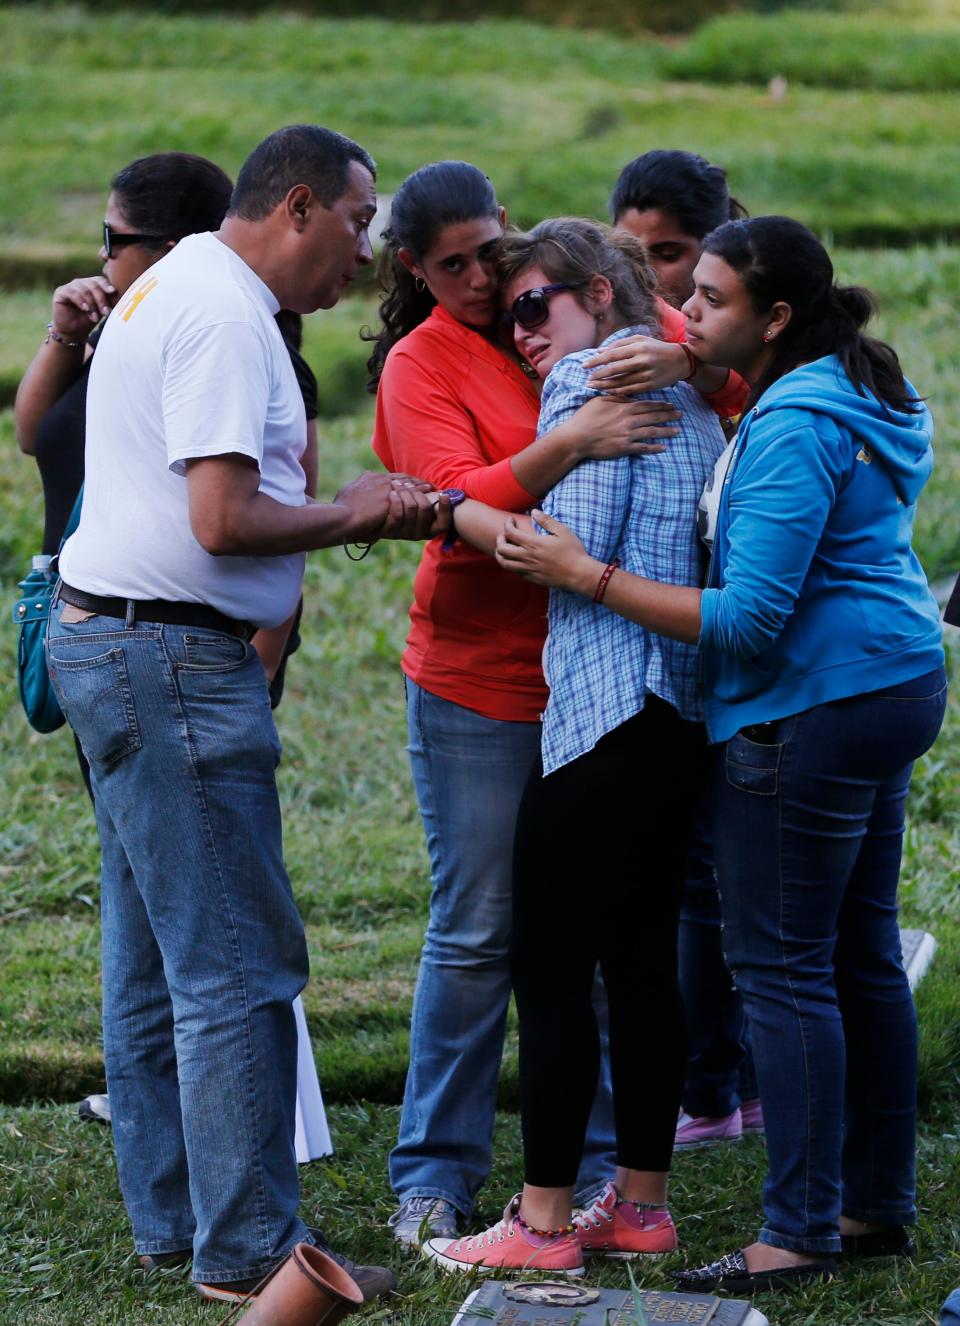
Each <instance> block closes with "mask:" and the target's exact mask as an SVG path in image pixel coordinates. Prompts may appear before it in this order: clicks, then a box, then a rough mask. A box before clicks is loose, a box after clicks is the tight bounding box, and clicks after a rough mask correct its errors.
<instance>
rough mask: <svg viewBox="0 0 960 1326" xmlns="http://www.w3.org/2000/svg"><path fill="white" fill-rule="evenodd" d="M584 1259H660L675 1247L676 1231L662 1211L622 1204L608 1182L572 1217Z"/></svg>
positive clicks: (633, 1204)
mask: <svg viewBox="0 0 960 1326" xmlns="http://www.w3.org/2000/svg"><path fill="white" fill-rule="evenodd" d="M574 1224H575V1225H576V1227H577V1238H578V1239H579V1240H580V1247H581V1248H582V1249H583V1255H584V1257H616V1258H618V1259H619V1260H621V1261H625V1260H627V1259H629V1258H631V1257H661V1256H662V1255H663V1254H664V1253H665V1252H673V1250H674V1248H675V1247H676V1246H677V1231H676V1227H675V1225H674V1223H673V1220H672V1218H671V1216H670V1212H669V1211H667V1210H666V1209H664V1210H662V1211H656V1210H655V1211H651V1210H648V1209H647V1208H645V1207H642V1206H638V1205H637V1204H636V1203H635V1202H627V1201H624V1199H623V1198H622V1197H620V1195H619V1194H618V1193H617V1190H616V1188H615V1187H614V1186H613V1184H612V1183H608V1184H607V1186H606V1187H605V1188H604V1190H603V1192H602V1193H601V1194H600V1196H599V1197H598V1198H597V1199H596V1200H595V1201H594V1202H592V1203H591V1205H590V1206H586V1207H584V1208H583V1210H582V1211H579V1212H577V1214H576V1215H575V1216H574Z"/></svg>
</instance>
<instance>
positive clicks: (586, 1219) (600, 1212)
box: [573, 1204, 613, 1229]
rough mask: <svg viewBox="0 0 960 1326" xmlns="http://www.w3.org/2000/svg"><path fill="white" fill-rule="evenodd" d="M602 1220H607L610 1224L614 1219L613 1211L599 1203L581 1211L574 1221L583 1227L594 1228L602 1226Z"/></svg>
mask: <svg viewBox="0 0 960 1326" xmlns="http://www.w3.org/2000/svg"><path fill="white" fill-rule="evenodd" d="M601 1220H605V1221H606V1223H607V1224H608V1225H609V1224H610V1223H611V1222H612V1221H613V1212H612V1211H608V1210H607V1209H606V1208H605V1207H603V1206H600V1205H599V1204H598V1205H595V1206H591V1207H589V1208H588V1209H587V1210H584V1211H581V1212H580V1213H579V1215H575V1216H574V1217H573V1223H574V1224H575V1225H578V1226H579V1227H580V1228H581V1229H587V1228H588V1226H592V1227H593V1228H594V1229H599V1228H600V1223H601Z"/></svg>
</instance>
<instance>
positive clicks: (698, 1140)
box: [673, 1109, 743, 1151]
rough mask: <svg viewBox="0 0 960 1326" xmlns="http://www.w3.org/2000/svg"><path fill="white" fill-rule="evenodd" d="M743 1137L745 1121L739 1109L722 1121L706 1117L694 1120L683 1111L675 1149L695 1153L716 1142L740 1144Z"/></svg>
mask: <svg viewBox="0 0 960 1326" xmlns="http://www.w3.org/2000/svg"><path fill="white" fill-rule="evenodd" d="M742 1136H743V1121H742V1118H741V1115H740V1111H739V1109H736V1110H734V1111H733V1113H732V1114H726V1115H724V1116H723V1117H722V1118H720V1119H708V1118H706V1117H705V1116H701V1117H698V1118H694V1116H693V1115H691V1114H687V1113H686V1111H685V1110H681V1111H680V1118H679V1119H678V1120H677V1135H676V1137H675V1138H674V1139H673V1149H674V1151H693V1150H696V1148H697V1147H700V1146H713V1145H714V1143H715V1142H739V1141H740V1138H741V1137H742Z"/></svg>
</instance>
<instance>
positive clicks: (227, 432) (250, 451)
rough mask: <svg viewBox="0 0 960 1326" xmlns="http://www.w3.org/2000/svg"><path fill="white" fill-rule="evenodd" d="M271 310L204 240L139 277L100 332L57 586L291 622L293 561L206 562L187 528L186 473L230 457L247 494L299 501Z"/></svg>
mask: <svg viewBox="0 0 960 1326" xmlns="http://www.w3.org/2000/svg"><path fill="white" fill-rule="evenodd" d="M278 308H279V305H278V303H277V300H276V299H275V298H274V295H273V293H272V292H271V291H270V289H269V288H268V287H267V286H266V285H265V284H264V283H263V281H261V280H260V278H259V277H258V276H257V274H256V273H255V272H254V271H253V270H252V269H251V268H250V267H248V266H247V264H246V263H245V262H244V261H243V260H242V259H241V258H240V257H238V256H237V254H236V253H234V252H233V250H232V249H230V248H228V247H227V246H226V245H225V244H223V243H221V241H220V240H218V239H217V238H216V237H215V236H214V235H211V234H206V235H193V236H191V237H189V238H187V239H184V240H181V242H180V243H179V244H178V245H177V246H176V248H175V249H173V250H171V252H170V253H169V254H168V255H167V256H166V257H165V258H163V259H161V261H160V262H158V263H156V264H155V265H154V266H153V267H150V268H149V269H148V270H147V271H146V272H145V273H144V275H143V276H142V277H141V278H140V279H139V281H137V282H135V284H134V285H133V286H131V288H130V289H129V290H128V291H127V292H126V294H125V295H124V296H123V298H122V299H121V300H120V301H119V303H118V304H117V306H116V308H115V309H114V310H113V312H112V313H111V314H110V317H109V318H108V319H107V323H106V326H105V327H104V330H103V335H102V336H101V337H100V341H99V344H98V345H97V352H96V354H95V355H94V358H93V364H92V366H91V370H90V384H89V389H88V392H87V445H86V480H85V488H84V496H83V514H82V517H81V520H80V525H79V528H78V529H77V532H76V533H75V534H74V535H73V536H72V538H70V539H69V541H68V542H67V545H66V547H65V548H64V550H63V553H62V555H61V558H60V571H61V574H62V576H63V578H64V580H65V581H66V582H67V584H69V585H73V586H75V587H76V588H77V589H82V590H86V591H87V592H88V593H90V594H102V595H107V596H110V597H119V598H133V599H166V600H172V601H176V602H189V603H205V604H207V605H208V606H210V607H213V608H216V609H218V610H219V611H220V612H223V613H226V615H227V616H229V617H237V618H241V619H243V620H246V621H251V622H254V623H255V624H256V625H258V626H275V625H277V624H279V623H280V622H282V621H284V620H286V618H287V617H289V616H290V614H291V613H292V612H293V610H294V608H295V607H296V604H297V599H298V597H299V594H300V582H301V580H302V578H303V567H304V560H305V555H304V554H303V553H295V554H292V555H284V556H281V557H213V556H211V555H210V554H209V553H207V552H205V551H204V550H203V548H202V547H201V546H200V544H199V543H198V542H197V540H196V539H195V538H194V536H193V533H192V531H191V529H190V517H189V507H188V495H187V480H186V477H185V475H186V464H185V462H186V461H187V460H190V459H193V458H196V457H202V456H219V455H224V454H226V453H229V452H234V453H239V454H241V455H244V456H250V457H251V458H252V459H253V460H255V461H256V462H257V464H258V466H259V468H260V491H261V492H264V493H266V494H268V495H269V496H270V497H272V498H274V499H276V501H278V502H282V503H283V504H284V505H286V506H303V504H304V502H305V500H306V497H305V489H304V482H305V481H304V474H303V468H302V466H301V464H300V457H301V455H302V454H303V449H304V447H305V445H306V416H305V413H304V408H303V398H302V396H301V394H300V389H299V387H298V385H297V379H296V375H295V373H294V371H293V366H292V365H291V363H290V356H289V354H288V353H287V350H286V347H285V346H284V343H283V338H282V336H281V335H280V330H279V328H278V327H277V324H276V322H275V321H274V314H275V313H276V312H277V310H278Z"/></svg>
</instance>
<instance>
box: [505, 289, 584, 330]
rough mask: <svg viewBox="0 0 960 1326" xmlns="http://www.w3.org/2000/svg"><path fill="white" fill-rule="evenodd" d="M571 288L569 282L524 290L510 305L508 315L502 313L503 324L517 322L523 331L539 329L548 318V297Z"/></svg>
mask: <svg viewBox="0 0 960 1326" xmlns="http://www.w3.org/2000/svg"><path fill="white" fill-rule="evenodd" d="M573 288H574V287H573V286H572V285H571V284H570V283H569V281H558V282H557V283H556V285H538V286H535V287H534V288H533V289H532V290H525V291H524V292H523V294H522V295H517V297H516V299H515V300H514V301H513V303H512V304H511V305H510V311H509V313H504V315H503V319H504V322H507V323H513V322H518V323H519V324H520V326H521V327H522V328H523V329H524V331H532V330H533V328H534V327H541V326H542V325H543V324H544V323H545V322H546V320H547V318H549V316H550V296H551V295H556V294H559V292H560V291H561V290H573Z"/></svg>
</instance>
